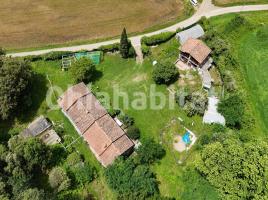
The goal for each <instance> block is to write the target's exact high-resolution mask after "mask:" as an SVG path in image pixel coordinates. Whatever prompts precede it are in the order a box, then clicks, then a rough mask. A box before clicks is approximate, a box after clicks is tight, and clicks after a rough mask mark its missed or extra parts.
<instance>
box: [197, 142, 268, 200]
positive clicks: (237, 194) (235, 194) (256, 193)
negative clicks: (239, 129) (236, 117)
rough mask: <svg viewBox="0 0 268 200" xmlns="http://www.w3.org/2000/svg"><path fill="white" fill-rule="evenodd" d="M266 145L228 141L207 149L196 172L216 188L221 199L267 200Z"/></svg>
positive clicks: (267, 159)
mask: <svg viewBox="0 0 268 200" xmlns="http://www.w3.org/2000/svg"><path fill="white" fill-rule="evenodd" d="M267 153H268V144H267V143H266V142H263V141H252V142H248V143H242V142H241V141H239V140H237V139H227V140H225V141H224V142H222V143H220V142H215V143H212V144H209V145H207V146H206V147H205V148H204V150H203V151H202V153H201V159H200V161H198V163H197V169H198V171H199V172H200V173H201V174H202V175H204V176H205V177H206V179H207V180H208V181H209V182H210V183H211V184H212V185H213V186H214V187H216V188H217V189H218V190H219V192H220V194H221V196H222V198H223V199H266V198H268V173H267V170H268V157H267Z"/></svg>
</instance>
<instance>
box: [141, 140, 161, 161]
mask: <svg viewBox="0 0 268 200" xmlns="http://www.w3.org/2000/svg"><path fill="white" fill-rule="evenodd" d="M137 153H138V155H137V160H138V162H139V163H141V164H151V163H153V162H155V161H157V160H159V159H161V158H162V157H163V156H164V155H165V154H166V152H165V150H164V149H163V147H162V146H161V145H160V144H158V143H156V142H155V141H154V140H153V139H145V140H144V141H142V145H141V146H140V147H139V149H138V150H137Z"/></svg>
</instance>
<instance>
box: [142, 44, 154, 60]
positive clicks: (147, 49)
mask: <svg viewBox="0 0 268 200" xmlns="http://www.w3.org/2000/svg"><path fill="white" fill-rule="evenodd" d="M141 51H142V54H143V56H144V57H145V56H149V55H151V53H152V52H151V49H150V47H148V46H147V45H145V44H142V45H141Z"/></svg>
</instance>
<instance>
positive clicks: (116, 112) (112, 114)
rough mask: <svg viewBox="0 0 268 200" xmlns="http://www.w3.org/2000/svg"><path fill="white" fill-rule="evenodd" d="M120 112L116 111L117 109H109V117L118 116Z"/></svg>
mask: <svg viewBox="0 0 268 200" xmlns="http://www.w3.org/2000/svg"><path fill="white" fill-rule="evenodd" d="M120 112H121V111H120V110H118V109H113V108H110V109H109V110H108V113H109V115H111V117H116V116H117V115H119V114H120Z"/></svg>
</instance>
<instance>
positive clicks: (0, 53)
mask: <svg viewBox="0 0 268 200" xmlns="http://www.w3.org/2000/svg"><path fill="white" fill-rule="evenodd" d="M4 55H6V51H5V50H4V49H3V48H2V47H0V56H4Z"/></svg>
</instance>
